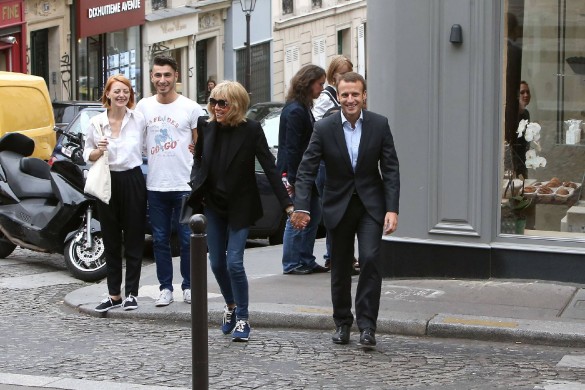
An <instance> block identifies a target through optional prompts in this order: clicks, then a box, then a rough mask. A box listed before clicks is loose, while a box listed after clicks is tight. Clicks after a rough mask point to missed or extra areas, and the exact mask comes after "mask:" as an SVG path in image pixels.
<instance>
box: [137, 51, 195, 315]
mask: <svg viewBox="0 0 585 390" xmlns="http://www.w3.org/2000/svg"><path fill="white" fill-rule="evenodd" d="M178 77H179V72H178V66H177V62H176V61H175V59H174V58H172V57H169V56H164V55H158V56H156V57H155V58H154V61H153V66H152V70H151V73H150V80H151V81H152V84H153V85H154V87H155V88H156V95H154V96H151V97H148V98H145V99H142V100H140V102H138V105H137V106H136V110H137V111H140V112H141V113H142V114H143V115H144V118H145V119H146V134H145V149H146V155H147V157H148V175H147V177H146V189H147V196H148V209H149V215H150V224H151V226H152V235H153V248H154V259H155V261H156V274H157V277H158V281H159V283H160V287H159V288H160V296H159V298H158V300H157V301H156V303H155V304H156V306H167V305H169V304H170V303H171V302H173V262H172V257H171V245H170V239H171V233H172V224H173V222H174V223H175V226H176V229H177V234H178V236H179V242H180V245H181V263H180V268H181V276H182V277H183V282H182V283H181V288H182V290H183V299H184V301H185V302H186V303H191V277H190V276H191V267H190V251H189V242H190V235H191V231H190V229H189V226H188V225H182V224H180V223H178V221H179V214H180V211H181V200H182V198H183V196H186V195H189V193H190V191H191V187H190V186H189V184H188V182H189V179H190V174H191V166H192V165H193V154H192V153H191V151H190V150H189V145H190V144H192V143H195V142H196V141H197V119H198V118H199V116H201V115H203V110H202V109H201V107H200V106H199V104H197V103H196V102H194V101H192V100H191V99H188V98H186V97H184V96H182V95H180V94H178V93H177V91H176V83H177V79H178Z"/></svg>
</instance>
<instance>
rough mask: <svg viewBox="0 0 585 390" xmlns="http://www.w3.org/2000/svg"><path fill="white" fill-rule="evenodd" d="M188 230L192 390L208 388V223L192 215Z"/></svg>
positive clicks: (202, 218) (198, 216)
mask: <svg viewBox="0 0 585 390" xmlns="http://www.w3.org/2000/svg"><path fill="white" fill-rule="evenodd" d="M189 227H190V228H191V232H192V233H191V302H192V303H191V340H192V356H193V364H192V365H193V389H197V390H205V389H208V388H209V361H208V345H207V339H208V333H207V235H206V234H205V228H206V227H207V219H206V218H205V216H204V215H202V214H195V215H193V216H192V217H191V219H190V220H189Z"/></svg>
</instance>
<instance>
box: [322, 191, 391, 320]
mask: <svg viewBox="0 0 585 390" xmlns="http://www.w3.org/2000/svg"><path fill="white" fill-rule="evenodd" d="M381 222H382V221H380V222H378V221H376V220H375V219H374V218H372V216H371V215H370V214H368V212H367V211H366V209H365V207H364V205H363V203H362V202H361V200H360V198H359V197H358V196H357V194H354V195H353V196H352V197H351V200H350V202H349V205H348V206H347V209H346V210H345V213H344V215H343V217H342V218H341V221H340V222H339V224H338V225H337V226H336V227H335V228H334V229H331V230H330V231H329V232H328V233H329V234H330V235H331V300H332V302H333V320H334V321H335V325H336V326H341V325H350V326H351V325H352V324H353V314H352V312H351V283H352V279H351V277H352V271H353V257H354V250H355V247H354V246H355V245H354V243H355V235H356V234H357V240H358V254H359V262H360V275H359V279H358V285H357V290H356V297H355V311H356V322H357V325H358V328H359V329H360V331H362V330H364V329H366V328H370V329H372V330H374V331H375V330H376V322H377V320H378V310H379V308H380V294H381V291H382V276H381V273H380V243H381V238H382V232H383V226H382V223H381Z"/></svg>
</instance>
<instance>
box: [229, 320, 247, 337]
mask: <svg viewBox="0 0 585 390" xmlns="http://www.w3.org/2000/svg"><path fill="white" fill-rule="evenodd" d="M249 338H250V323H249V322H248V320H238V322H237V323H236V328H235V329H234V333H232V341H248V339H249Z"/></svg>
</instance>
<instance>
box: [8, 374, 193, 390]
mask: <svg viewBox="0 0 585 390" xmlns="http://www.w3.org/2000/svg"><path fill="white" fill-rule="evenodd" d="M0 384H4V385H15V386H32V387H35V388H39V389H42V388H48V389H64V390H78V389H85V390H94V389H95V390H97V389H108V390H188V389H187V388H186V387H165V386H158V385H157V386H147V385H137V384H134V383H120V382H106V381H103V382H102V381H91V380H84V379H70V378H62V377H50V376H38V375H22V374H9V373H0Z"/></svg>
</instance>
